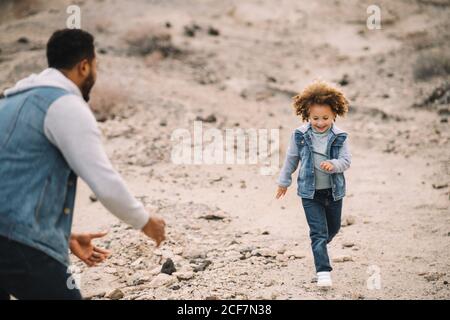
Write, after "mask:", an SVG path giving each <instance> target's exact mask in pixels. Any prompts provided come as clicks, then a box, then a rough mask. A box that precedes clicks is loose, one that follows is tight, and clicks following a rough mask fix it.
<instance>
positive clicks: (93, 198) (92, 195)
mask: <svg viewBox="0 0 450 320" xmlns="http://www.w3.org/2000/svg"><path fill="white" fill-rule="evenodd" d="M89 200H91V201H92V202H97V200H98V199H97V196H96V195H95V194H93V193H92V194H91V195H90V196H89Z"/></svg>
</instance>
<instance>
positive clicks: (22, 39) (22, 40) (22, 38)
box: [17, 37, 30, 44]
mask: <svg viewBox="0 0 450 320" xmlns="http://www.w3.org/2000/svg"><path fill="white" fill-rule="evenodd" d="M17 43H21V44H28V43H30V40H28V38H27V37H20V38H19V39H17Z"/></svg>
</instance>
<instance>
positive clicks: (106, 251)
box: [94, 247, 111, 256]
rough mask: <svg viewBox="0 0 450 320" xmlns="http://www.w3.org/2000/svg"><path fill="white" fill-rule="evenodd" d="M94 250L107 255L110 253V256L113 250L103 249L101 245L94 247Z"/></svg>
mask: <svg viewBox="0 0 450 320" xmlns="http://www.w3.org/2000/svg"><path fill="white" fill-rule="evenodd" d="M94 251H95V252H99V253H102V254H105V255H108V256H109V255H110V254H111V251H109V250H106V249H102V248H99V247H94Z"/></svg>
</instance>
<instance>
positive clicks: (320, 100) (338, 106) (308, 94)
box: [292, 81, 349, 121]
mask: <svg viewBox="0 0 450 320" xmlns="http://www.w3.org/2000/svg"><path fill="white" fill-rule="evenodd" d="M292 99H293V100H294V103H293V107H294V109H295V114H296V115H298V116H301V117H302V120H303V121H307V120H308V119H309V108H310V107H311V106H312V105H315V104H319V105H328V106H330V108H331V110H332V111H333V113H334V114H335V115H339V116H344V115H345V114H346V113H347V112H348V104H349V103H348V100H347V99H346V98H345V97H344V94H343V93H342V92H341V91H340V90H338V89H337V88H334V87H332V86H331V85H329V84H327V83H325V82H322V81H317V82H314V83H312V84H310V85H308V86H307V87H306V88H305V89H304V90H303V91H302V92H301V93H300V94H298V95H296V96H295V97H293V98H292Z"/></svg>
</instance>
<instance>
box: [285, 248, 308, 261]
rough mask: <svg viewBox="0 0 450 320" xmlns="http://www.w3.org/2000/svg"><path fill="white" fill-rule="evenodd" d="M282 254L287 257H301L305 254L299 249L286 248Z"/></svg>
mask: <svg viewBox="0 0 450 320" xmlns="http://www.w3.org/2000/svg"><path fill="white" fill-rule="evenodd" d="M284 255H285V256H286V257H288V258H291V257H294V258H295V259H303V258H304V257H305V254H304V253H303V252H300V251H295V250H288V251H286V252H285V253H284Z"/></svg>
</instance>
